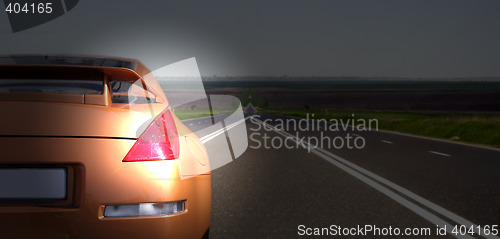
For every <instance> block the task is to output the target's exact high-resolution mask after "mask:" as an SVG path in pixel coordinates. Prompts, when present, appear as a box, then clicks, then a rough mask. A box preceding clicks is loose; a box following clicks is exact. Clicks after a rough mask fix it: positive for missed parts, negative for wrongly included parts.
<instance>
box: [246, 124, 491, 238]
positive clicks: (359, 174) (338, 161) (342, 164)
mask: <svg viewBox="0 0 500 239" xmlns="http://www.w3.org/2000/svg"><path fill="white" fill-rule="evenodd" d="M253 120H254V121H255V122H257V123H260V124H261V125H263V126H264V127H268V128H271V129H273V130H274V131H275V132H276V133H278V134H280V135H282V136H285V137H289V138H291V139H293V140H295V141H298V142H301V141H299V140H298V139H297V138H296V137H295V136H293V135H291V134H289V133H287V132H284V131H280V130H277V129H276V128H275V127H274V126H272V125H269V124H267V123H264V122H263V121H261V120H258V119H255V118H254V119H253ZM302 143H303V144H305V145H303V146H304V148H305V146H309V145H307V143H305V142H302ZM311 152H312V153H314V154H316V155H318V156H319V157H321V158H323V159H325V160H326V161H327V162H329V163H331V164H333V165H335V166H337V167H338V168H340V169H342V170H343V171H345V172H347V173H349V174H350V175H352V176H354V177H356V178H358V179H359V180H361V181H363V182H365V183H366V184H368V185H370V186H371V187H373V188H374V189H376V190H377V191H379V192H381V193H383V194H385V195H386V196H388V197H389V198H391V199H393V200H394V201H396V202H398V203H399V204H401V205H403V206H405V207H406V208H408V209H410V210H411V211H413V212H415V213H416V214H418V215H420V216H421V217H423V218H425V219H427V220H428V221H429V222H432V223H434V224H436V225H440V226H441V227H442V226H444V225H446V228H447V231H448V232H449V233H450V235H452V236H454V237H456V238H473V237H471V236H468V235H454V234H453V233H451V232H452V229H453V226H451V225H450V224H449V223H447V222H446V221H444V220H442V219H440V218H438V217H436V216H435V215H434V214H432V213H430V212H429V211H428V210H425V209H424V208H422V207H420V206H418V205H416V204H414V203H412V202H410V201H408V200H407V199H405V198H403V197H401V196H399V195H398V194H396V193H394V192H393V191H391V190H389V189H388V188H386V187H384V186H382V185H381V184H379V183H383V184H385V185H386V186H388V187H390V188H392V189H393V190H395V191H397V192H399V193H402V194H404V195H406V196H407V197H409V198H411V199H412V200H415V201H417V202H419V203H420V204H422V205H424V206H426V207H428V208H430V209H432V210H434V211H435V212H437V213H439V214H441V215H442V216H445V217H447V218H449V219H451V220H452V221H454V222H455V223H457V224H458V225H466V226H467V227H470V226H473V228H474V232H475V233H476V235H477V234H479V231H478V230H477V226H476V225H475V224H474V223H472V222H470V221H468V220H466V219H465V218H463V217H461V216H459V215H457V214H455V213H453V212H450V211H448V210H446V209H444V208H442V207H440V206H438V205H437V204H434V203H432V202H430V201H429V200H427V199H424V198H422V197H420V196H418V195H417V194H415V193H413V192H411V191H409V190H407V189H405V188H403V187H401V186H399V185H397V184H395V183H393V182H391V181H389V180H387V179H385V178H382V177H380V176H378V175H376V174H374V173H372V172H370V171H368V170H366V169H364V168H361V167H360V166H358V165H356V164H353V163H351V162H349V161H347V160H345V159H343V158H341V157H339V156H337V155H334V154H332V153H330V152H328V151H326V150H324V149H322V148H311ZM328 156H329V157H328ZM356 170H357V171H356ZM363 174H364V175H363ZM365 175H366V176H365ZM367 176H368V177H371V179H370V178H368V177H367ZM374 180H377V181H378V182H379V183H378V182H376V181H374ZM482 236H483V237H485V238H497V239H498V238H499V237H497V236H493V235H488V236H484V235H482Z"/></svg>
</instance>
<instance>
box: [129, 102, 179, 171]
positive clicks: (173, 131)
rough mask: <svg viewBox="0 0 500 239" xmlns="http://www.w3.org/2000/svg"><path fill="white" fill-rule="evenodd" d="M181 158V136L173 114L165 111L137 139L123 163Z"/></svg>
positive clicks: (167, 110)
mask: <svg viewBox="0 0 500 239" xmlns="http://www.w3.org/2000/svg"><path fill="white" fill-rule="evenodd" d="M178 157H179V134H178V133H177V128H176V127H175V122H174V118H173V117H172V112H171V111H170V110H169V109H166V110H165V111H163V112H162V113H161V114H160V115H159V116H158V117H156V119H155V120H153V122H151V124H150V125H149V126H148V128H147V129H146V130H145V131H144V133H142V135H141V136H140V137H139V139H137V141H136V142H135V144H134V146H132V148H131V149H130V151H129V152H128V153H127V155H126V156H125V158H124V159H123V162H135V161H153V160H167V159H176V158H178Z"/></svg>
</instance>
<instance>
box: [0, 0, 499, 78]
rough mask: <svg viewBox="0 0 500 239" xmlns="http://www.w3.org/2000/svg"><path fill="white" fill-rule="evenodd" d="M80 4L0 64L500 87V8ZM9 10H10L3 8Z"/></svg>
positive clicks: (3, 34)
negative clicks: (21, 58)
mask: <svg viewBox="0 0 500 239" xmlns="http://www.w3.org/2000/svg"><path fill="white" fill-rule="evenodd" d="M103 2H104V1H99V0H93V1H91V0H80V3H79V4H78V5H77V6H76V7H75V8H74V9H73V10H72V11H70V12H68V13H67V14H65V15H64V16H62V17H59V18H57V19H55V20H53V21H51V22H48V23H46V24H43V25H41V26H38V27H35V28H32V29H29V30H25V31H22V32H18V33H15V34H14V33H12V32H11V30H10V26H9V23H8V18H7V16H6V14H5V12H4V11H1V12H2V13H1V15H0V42H1V45H0V54H16V53H17V54H19V53H23V54H25V53H41V54H56V53H65V54H87V55H88V54H91V55H92V54H94V55H109V56H121V57H132V58H137V59H139V60H142V61H143V62H144V63H145V64H146V65H148V66H149V67H150V68H151V69H156V68H159V67H162V66H164V65H167V64H169V63H173V62H176V61H180V60H183V59H186V58H190V57H196V58H197V60H198V65H199V67H200V70H201V74H202V75H214V74H217V75H220V76H224V75H284V74H287V75H305V76H309V75H316V76H403V77H474V76H480V77H482V76H490V77H500V1H498V0H491V1H486V0H470V1H461V0H448V1H445V0H443V1H435V0H429V1H425V0H415V1H406V0H394V1H375V0H364V1H361V0H359V1H353V0H346V1H333V0H325V1H320V0H317V1H314V0H313V1H305V0H304V1H292V0H288V1H260V0H254V1H248V2H244V3H243V2H240V1H234V0H227V1H223V0H216V1H199V2H194V1H185V0H184V1H135V0H134V1H124V0H107V1H105V3H103ZM1 5H3V1H2V4H1Z"/></svg>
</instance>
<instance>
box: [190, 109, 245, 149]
mask: <svg viewBox="0 0 500 239" xmlns="http://www.w3.org/2000/svg"><path fill="white" fill-rule="evenodd" d="M248 118H250V116H249V117H246V118H243V119H240V120H238V121H236V122H234V123H232V124H230V125H227V126H226V127H223V128H222V129H219V130H216V131H214V132H212V133H210V134H207V135H205V136H203V137H201V138H200V140H201V142H202V143H203V144H205V143H206V142H208V141H210V140H212V139H214V138H215V137H217V136H219V135H221V134H223V133H224V131H225V130H230V129H232V128H234V127H236V126H237V125H239V124H241V123H243V122H245V121H246V120H247V119H248Z"/></svg>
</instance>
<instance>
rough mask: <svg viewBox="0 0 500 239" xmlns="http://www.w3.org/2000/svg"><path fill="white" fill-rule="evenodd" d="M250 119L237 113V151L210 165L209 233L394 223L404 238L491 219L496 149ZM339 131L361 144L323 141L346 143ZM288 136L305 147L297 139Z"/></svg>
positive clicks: (498, 187)
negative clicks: (243, 139) (241, 123)
mask: <svg viewBox="0 0 500 239" xmlns="http://www.w3.org/2000/svg"><path fill="white" fill-rule="evenodd" d="M258 117H259V118H258V119H260V120H257V119H255V120H250V119H248V120H247V121H246V127H247V133H248V137H249V139H248V146H249V147H248V149H247V150H246V151H245V153H244V154H243V155H241V156H240V157H238V158H237V159H235V160H234V161H233V162H231V163H229V164H227V165H225V166H223V167H220V168H217V169H215V170H213V171H212V180H213V181H212V182H213V186H212V187H213V199H212V201H213V203H212V204H213V205H212V227H211V238H290V237H297V236H299V234H304V233H309V232H310V233H314V232H315V231H314V228H319V229H320V230H322V228H327V229H323V230H322V232H323V235H325V233H326V234H328V235H329V236H330V237H331V236H332V234H335V233H337V236H338V235H339V234H341V233H344V235H345V232H347V231H345V230H342V228H356V229H357V228H358V226H359V227H362V228H364V227H365V226H366V225H371V226H372V228H374V230H373V231H371V232H370V231H366V230H365V231H361V234H360V231H359V230H355V231H351V232H354V233H355V234H357V235H356V236H351V237H352V238H356V237H359V238H366V237H380V235H383V234H384V233H391V234H393V235H394V234H395V233H396V232H398V231H397V229H398V230H399V232H400V234H401V235H400V236H399V237H400V238H404V237H407V236H405V235H404V233H406V230H407V228H408V229H410V230H411V234H412V235H414V234H415V233H417V234H420V235H419V236H414V238H453V237H459V238H471V237H469V236H472V237H474V238H484V237H483V235H485V234H487V232H488V231H487V230H484V228H485V227H490V229H492V228H494V227H492V226H493V225H498V224H500V216H499V215H500V150H495V149H489V148H482V147H476V146H471V145H465V144H457V143H453V142H446V141H440V140H433V139H427V138H421V137H413V136H408V135H401V134H395V133H389V132H381V131H373V130H372V131H357V130H355V131H352V130H351V129H348V130H340V131H334V130H332V128H331V126H329V127H328V128H327V129H325V128H322V129H321V130H318V129H314V130H312V129H311V128H310V127H309V129H307V130H300V129H293V128H290V127H289V128H288V129H285V130H282V128H283V127H281V128H280V127H276V126H280V123H281V121H278V119H282V120H286V119H287V118H286V117H283V116H275V115H259V116H258ZM223 118H224V116H221V117H218V118H216V119H215V121H216V122H217V121H220V120H221V119H223ZM266 120H267V121H266ZM264 122H265V123H264ZM301 123H302V126H304V125H307V124H310V123H306V122H304V121H302V122H301ZM185 124H186V125H188V127H191V128H192V129H194V130H198V129H201V128H203V127H207V126H208V125H211V119H210V118H202V119H195V120H188V121H185ZM266 126H267V127H266ZM273 126H275V128H272V127H273ZM303 128H305V127H303ZM297 133H298V135H297ZM347 134H349V135H350V136H351V137H352V138H353V139H354V138H358V137H360V138H363V140H362V141H361V139H358V141H357V142H358V146H360V142H364V144H363V147H360V148H356V147H354V146H353V145H352V142H353V139H351V146H353V148H352V149H348V148H347V146H346V145H344V146H343V147H341V148H339V149H337V148H335V147H334V145H333V144H332V143H327V142H328V141H327V139H326V138H329V139H331V140H333V139H335V138H336V137H338V138H342V139H344V143H346V142H347V141H348V140H347V139H346V136H347ZM226 136H227V134H221V135H220V136H219V137H226ZM297 136H298V141H299V142H302V145H305V146H306V147H305V148H304V147H302V146H297V145H298V144H297V143H296V139H297V138H296V137H297ZM265 137H266V138H267V144H268V145H267V146H269V147H268V148H266V147H265V145H264V143H265V140H266V139H265ZM278 138H281V141H280V139H278ZM301 139H302V141H300V140H301ZM307 139H311V140H313V139H323V142H324V145H323V147H321V148H320V147H317V148H315V147H314V144H311V145H309V147H307V142H315V141H307ZM272 140H274V145H272V142H271V141H272ZM337 140H338V141H336V142H337V144H336V146H339V144H338V142H340V139H337ZM285 141H287V143H288V144H287V145H285V143H284V142H285ZM280 142H282V145H281V146H280ZM293 142H295V144H293ZM273 146H274V147H273ZM276 146H279V147H276ZM287 146H288V148H287ZM300 225H303V226H300ZM332 225H334V226H333V228H334V230H331V228H332V227H331V226H332ZM436 225H439V226H440V227H444V226H445V225H446V230H447V232H446V235H437V232H436V230H437V226H436ZM456 225H458V226H459V228H457V229H460V226H461V225H464V226H467V229H468V230H467V232H468V235H466V236H465V237H460V235H457V236H455V235H454V234H453V227H454V226H456ZM471 225H473V228H474V230H473V231H474V234H473V235H472V233H471V232H472V230H469V229H470V226H471ZM339 227H340V228H341V230H338V228H339ZM479 227H481V229H479ZM306 228H310V229H309V230H308V231H306V230H305V229H306ZM367 228H369V227H367ZM375 228H378V229H379V231H378V234H377V231H376V230H375ZM464 228H465V227H462V229H464ZM496 228H497V229H498V226H496ZM326 231H328V232H326ZM363 232H364V234H365V235H363ZM440 232H443V230H441V231H440ZM463 232H464V231H463ZM493 232H494V231H491V230H489V233H490V234H491V233H493ZM478 233H481V235H482V236H479V235H478ZM459 234H460V233H459ZM386 237H387V238H392V237H394V236H390V235H387V236H386ZM487 238H498V236H497V237H492V236H491V235H490V237H487Z"/></svg>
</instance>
